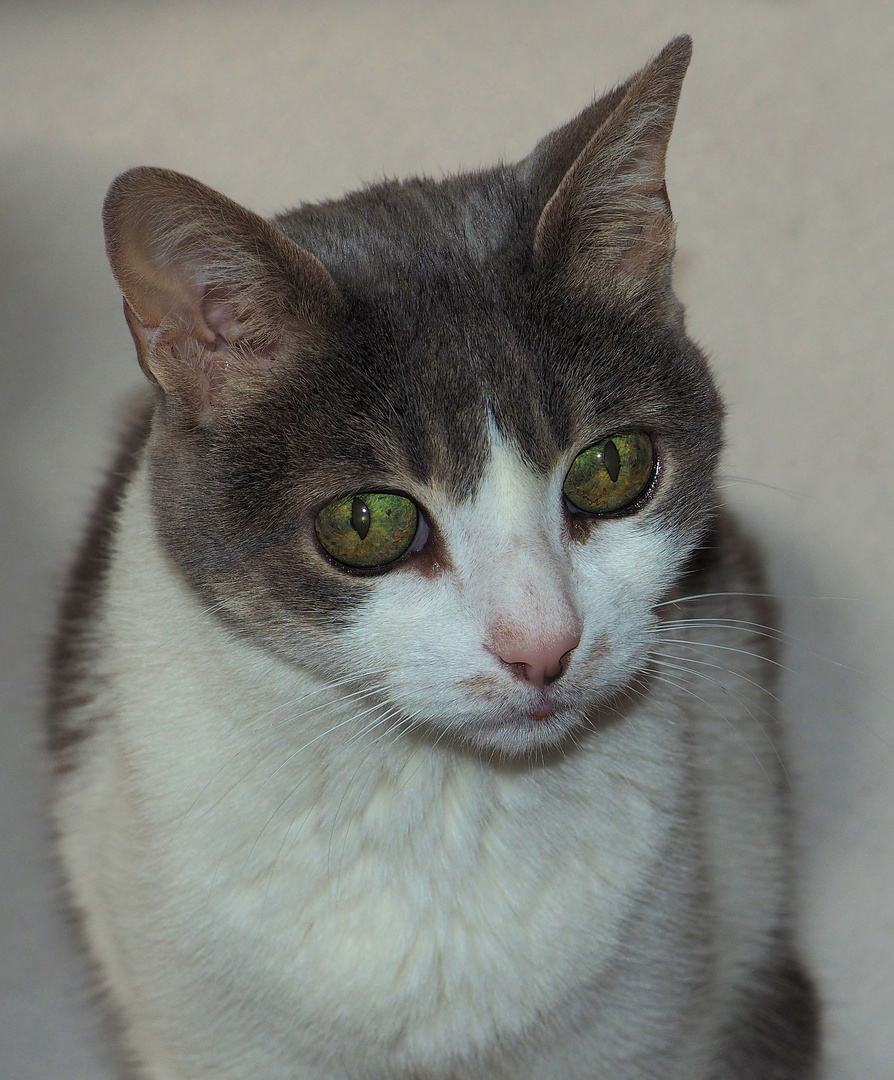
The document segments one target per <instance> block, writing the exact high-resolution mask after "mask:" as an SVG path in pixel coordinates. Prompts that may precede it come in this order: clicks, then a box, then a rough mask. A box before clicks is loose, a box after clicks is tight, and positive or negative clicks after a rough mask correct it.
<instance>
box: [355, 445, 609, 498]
mask: <svg viewBox="0 0 894 1080" xmlns="http://www.w3.org/2000/svg"><path fill="white" fill-rule="evenodd" d="M602 463H603V465H605V471H606V472H607V473H608V475H609V476H610V477H611V478H612V483H613V484H615V483H617V481H618V477H619V476H620V474H621V455H620V454H619V453H618V448H617V446H615V444H614V443H613V442H612V441H611V439H609V440H608V442H607V443H606V444H605V449H604V450H603V451H602ZM354 501H355V502H356V501H357V500H356V499H355V500H354Z"/></svg>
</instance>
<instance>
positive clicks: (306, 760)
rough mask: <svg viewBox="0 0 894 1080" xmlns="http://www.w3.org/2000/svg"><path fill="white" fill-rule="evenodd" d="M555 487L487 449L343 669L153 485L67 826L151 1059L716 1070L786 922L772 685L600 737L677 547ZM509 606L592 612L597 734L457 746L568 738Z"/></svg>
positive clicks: (587, 670) (141, 1052) (147, 1064)
mask: <svg viewBox="0 0 894 1080" xmlns="http://www.w3.org/2000/svg"><path fill="white" fill-rule="evenodd" d="M561 483H562V472H561V469H559V470H557V471H556V473H555V474H554V475H551V476H549V477H546V478H542V477H538V476H536V475H535V474H533V473H532V472H531V471H530V470H528V469H527V468H526V467H525V465H524V464H523V462H522V461H521V460H520V459H519V457H518V455H517V454H516V452H515V451H514V449H513V448H512V447H511V446H510V445H508V444H506V443H504V442H502V441H501V440H500V439H499V438H498V437H497V436H495V437H494V440H493V447H492V455H491V459H490V464H489V468H488V472H487V475H486V477H485V480H484V482H483V483H482V484H481V486H480V488H479V489H478V491H477V493H476V496H475V498H474V499H473V500H470V501H468V502H466V503H464V504H462V505H459V506H455V505H450V504H448V503H447V502H446V501H444V500H443V499H442V500H441V501H438V497H437V495H436V493H431V497H430V499H429V501H428V504H427V505H428V506H429V507H430V509H431V511H432V514H433V516H435V517H436V519H437V521H438V525H439V528H440V529H441V531H442V533H443V535H444V536H445V537H446V540H447V543H448V547H449V553H450V566H449V568H445V569H444V570H443V571H442V572H441V573H440V574H439V575H435V576H434V577H424V576H422V575H420V574H418V573H415V572H412V571H410V570H408V569H406V568H404V569H400V570H396V571H394V572H391V573H388V574H384V575H381V576H379V577H378V578H376V579H375V588H374V590H373V594H372V597H371V599H370V600H369V601H368V602H367V603H365V604H362V605H361V606H360V608H359V609H358V611H357V614H356V617H355V618H354V621H353V623H352V625H351V626H350V627H349V628H348V629H346V630H345V631H343V632H340V633H339V634H337V635H333V639H332V642H331V668H330V672H329V675H328V677H326V676H324V675H323V674H321V673H320V672H319V671H315V670H313V671H312V670H310V669H305V668H302V667H299V666H296V665H292V664H289V663H287V662H286V661H284V660H280V659H278V658H277V657H275V656H273V655H272V654H270V653H267V652H265V651H264V650H263V649H262V648H261V647H260V646H258V645H256V644H253V643H252V642H250V641H248V640H246V639H240V638H237V637H236V636H235V635H233V634H232V633H231V632H230V631H228V630H227V629H226V628H225V627H224V625H223V624H222V623H221V622H219V621H218V620H217V619H216V618H215V617H214V615H213V614H211V613H209V612H208V611H207V610H206V609H205V607H204V606H203V604H202V603H201V602H200V601H199V599H198V598H197V597H196V596H195V594H194V593H193V592H192V591H191V589H190V588H189V587H188V586H187V585H186V584H185V583H184V581H183V580H182V578H181V576H180V574H179V572H178V570H177V568H176V567H175V565H174V564H173V563H172V561H171V560H170V558H169V557H168V555H167V554H166V553H165V551H164V550H163V549H162V547H161V545H160V543H159V541H158V539H157V538H156V536H155V532H154V527H153V521H152V514H151V509H150V506H149V482H148V478H147V475H146V472H145V470H143V471H141V472H139V473H138V475H137V477H136V479H135V481H134V482H133V484H132V485H131V488H130V490H129V492H128V494H127V497H126V501H125V505H124V508H123V511H122V516H121V520H120V529H119V533H118V538H117V543H116V547H117V552H116V557H115V560H114V564H113V568H112V571H111V577H110V580H109V584H108V590H107V594H106V599H105V610H104V613H103V619H102V623H101V627H102V631H101V632H102V650H101V661H100V667H101V670H100V671H99V672H98V674H99V675H101V676H103V677H104V679H105V680H106V681H105V684H104V686H105V688H104V689H103V691H102V695H101V700H100V702H99V705H98V706H97V707H95V710H94V711H95V712H96V713H97V715H98V716H99V719H98V720H97V721H96V727H95V731H94V733H93V734H92V735H91V736H90V738H89V740H88V742H87V743H86V744H85V746H84V749H83V753H82V761H81V763H80V765H79V766H78V768H77V769H76V770H75V771H74V772H73V773H72V774H71V776H70V777H69V778H68V779H67V781H66V782H65V787H64V789H63V792H62V794H61V796H60V799H59V802H58V807H57V812H58V822H59V828H60V832H61V843H62V851H63V856H64V858H65V861H66V863H67V866H68V869H69V872H70V876H71V880H72V882H73V889H74V895H75V900H76V902H77V904H78V906H79V907H80V908H81V910H82V911H83V912H84V914H85V921H86V929H87V934H88V937H89V940H90V942H91V944H92V947H93V949H94V950H95V952H96V954H97V956H98V958H99V959H100V960H101V962H102V964H103V967H104V969H105V972H106V974H107V978H108V982H109V988H110V991H111V994H112V998H113V1000H114V1001H115V1002H116V1003H117V1004H118V1006H119V1007H120V1009H121V1010H122V1013H123V1016H124V1021H125V1031H126V1033H127V1037H128V1039H129V1041H130V1043H131V1046H132V1048H133V1050H134V1053H135V1056H136V1057H137V1059H138V1060H139V1061H140V1062H141V1063H143V1066H144V1069H145V1073H146V1076H147V1077H150V1078H152V1080H211V1078H213V1080H256V1078H258V1077H263V1078H264V1080H343V1078H345V1080H360V1078H361V1077H362V1078H364V1080H378V1078H381V1080H397V1078H411V1077H425V1078H431V1080H441V1078H443V1080H448V1078H449V1080H461V1078H468V1080H473V1078H474V1080H487V1078H498V1077H502V1078H507V1080H508V1078H510V1077H512V1078H513V1080H547V1078H550V1080H578V1078H579V1080H584V1078H587V1080H592V1078H593V1077H594V1076H600V1077H602V1076H605V1077H608V1076H611V1077H617V1078H619V1080H621V1078H623V1080H637V1078H646V1077H658V1076H660V1077H661V1078H662V1080H697V1078H701V1077H706V1076H707V1075H708V1070H709V1068H710V1058H711V1054H712V1050H713V1046H714V1042H713V1038H714V1034H715V1033H716V1029H717V1026H718V1025H719V1024H720V1023H721V1022H722V1020H723V1018H724V1016H725V1011H724V1010H725V1008H726V1004H725V1002H726V997H727V996H728V994H729V992H730V987H731V982H732V978H733V975H734V973H735V972H737V971H739V970H741V969H742V967H743V966H745V965H747V964H749V963H752V962H758V961H759V960H760V958H761V953H762V950H763V949H764V947H765V946H764V940H765V938H766V935H767V933H768V931H769V929H770V928H771V927H772V926H773V924H774V922H775V920H776V919H777V917H778V912H777V908H778V905H779V898H780V895H781V893H780V890H781V885H780V880H781V878H780V868H779V858H780V855H779V839H778V837H777V835H776V829H777V826H776V825H775V822H776V820H777V817H778V815H777V812H776V810H775V794H774V792H773V787H774V783H775V781H774V779H773V774H772V770H771V769H768V768H767V767H766V761H767V760H768V758H769V756H770V755H771V753H772V749H771V748H768V746H767V744H766V742H764V741H762V740H761V735H760V728H759V724H758V723H757V722H756V721H755V722H753V723H752V722H751V721H750V720H749V719H748V717H747V716H746V715H745V714H744V713H743V708H742V706H741V705H740V704H737V702H740V701H741V695H742V694H743V693H744V694H745V695H746V696H747V697H748V698H749V699H750V700H751V703H752V705H751V707H752V708H753V709H757V708H759V707H760V694H759V693H758V692H757V691H755V690H749V685H748V684H747V683H743V682H741V681H740V682H738V683H737V682H736V680H735V679H734V678H730V677H726V678H725V685H724V686H714V685H712V684H711V683H707V682H705V683H704V684H703V686H702V688H701V689H700V690H699V695H700V698H701V703H699V701H694V700H692V699H691V698H690V697H687V696H686V695H685V694H683V693H673V692H671V691H670V690H668V689H667V687H665V686H664V684H661V683H658V684H655V685H654V686H653V687H652V688H651V689H650V690H649V691H648V692H647V693H646V694H645V695H644V696H643V698H642V699H641V700H640V701H639V702H637V703H632V704H628V705H627V706H625V708H626V709H627V713H626V715H625V716H624V718H623V720H620V721H619V722H616V723H609V722H606V723H605V724H604V725H603V726H602V727H600V728H599V729H598V730H595V731H587V730H584V728H583V727H582V726H581V720H582V718H583V717H584V715H585V714H587V713H588V712H592V709H593V708H594V706H597V705H605V704H606V703H607V702H609V701H610V699H611V694H612V693H613V692H614V691H615V690H617V689H618V688H620V687H621V686H623V685H624V684H625V683H626V682H627V681H628V680H629V679H630V677H631V674H632V673H634V672H637V671H640V670H641V669H642V667H643V663H644V658H645V656H646V654H647V651H648V648H649V644H650V642H652V641H653V640H654V637H653V635H652V629H653V628H654V615H653V614H652V612H653V609H654V605H655V603H656V602H657V601H658V600H659V599H660V597H661V596H662V595H663V593H664V592H665V590H666V588H667V587H668V585H669V584H670V582H671V581H672V579H673V576H674V573H675V571H676V568H677V565H678V562H679V560H680V559H681V558H682V556H683V554H684V553H683V551H682V549H681V550H675V547H674V544H673V539H672V538H669V537H667V536H666V535H663V534H662V533H661V532H660V531H659V530H658V529H657V527H656V526H655V524H654V522H652V521H651V519H650V516H649V514H648V513H643V514H641V515H635V516H632V517H629V518H620V519H616V520H607V521H605V522H603V523H601V524H600V525H599V526H598V527H597V528H596V529H594V531H593V534H592V536H591V537H590V539H589V541H588V542H587V543H585V544H581V543H577V542H575V541H572V540H571V539H570V538H569V537H568V536H567V533H566V530H565V527H564V525H563V519H562V514H563V511H562V503H561ZM501 620H502V621H504V622H505V621H508V622H510V623H513V624H516V625H518V626H521V627H524V626H527V627H533V628H534V630H535V632H540V631H542V632H544V633H552V632H558V630H559V629H561V628H562V627H567V626H568V625H570V624H571V623H575V622H577V623H579V625H580V627H581V643H580V645H579V647H578V648H577V649H576V650H575V652H574V653H573V654H572V657H571V660H570V663H569V665H568V669H567V671H566V672H565V674H564V675H563V676H562V678H561V679H560V680H559V681H558V682H557V683H556V684H555V689H554V691H553V693H554V695H555V696H556V701H557V702H558V705H557V710H558V711H557V716H556V719H555V721H554V723H555V724H557V725H560V726H561V727H562V730H567V731H569V732H570V733H571V736H573V737H574V738H577V739H578V741H579V742H580V744H581V745H580V746H579V747H578V748H577V749H576V751H575V752H574V753H569V754H566V755H559V756H556V757H555V758H551V759H550V760H549V761H548V763H541V762H540V761H539V760H538V754H534V755H533V756H532V758H531V760H530V761H529V762H528V763H527V764H507V763H505V762H501V761H500V759H499V755H497V757H496V758H495V759H494V760H491V759H490V756H489V755H488V754H486V753H484V754H476V753H474V752H470V751H468V750H464V749H462V748H461V747H460V746H458V745H457V740H459V741H460V742H461V741H462V740H463V739H465V738H467V737H478V736H480V737H481V738H482V739H484V740H485V741H488V740H489V745H491V746H492V747H493V748H494V750H499V748H500V747H501V746H518V745H520V742H519V741H520V740H524V739H526V738H527V739H530V740H531V744H532V745H533V746H535V747H539V751H540V753H542V754H547V753H548V750H549V748H548V746H547V745H546V743H547V741H548V740H547V739H546V736H540V735H539V734H538V732H540V731H548V730H552V731H553V732H555V730H556V728H552V729H548V728H538V727H537V724H538V721H534V720H531V718H530V714H531V710H532V708H533V707H534V704H535V703H536V700H538V692H537V691H536V690H535V689H534V688H532V687H531V686H530V685H528V684H527V683H525V682H523V681H521V680H519V679H518V678H517V677H515V676H514V675H513V673H512V671H511V670H508V669H507V668H506V666H505V665H502V664H501V663H500V661H499V659H498V658H497V657H495V656H494V654H493V653H492V652H491V651H489V650H488V648H487V644H488V641H489V635H490V634H491V633H492V630H493V627H494V625H495V624H496V623H497V622H499V621H501ZM718 640H719V638H718ZM712 659H713V658H712ZM742 668H743V670H746V669H747V665H746V664H744V663H743V665H742ZM352 672H353V673H355V676H357V677H354V678H352V679H350V681H346V682H344V684H343V685H340V682H339V680H340V679H341V678H342V677H343V675H344V674H345V673H352ZM753 677H755V676H754V674H753V673H752V678H753ZM723 678H724V677H721V676H718V679H720V680H721V681H722V680H723ZM469 680H472V682H471V683H470V682H469ZM726 684H729V685H726ZM105 713H108V714H110V715H108V716H105V715H103V714H105ZM730 715H732V716H733V719H732V720H730V719H729V717H730ZM416 720H418V721H422V720H424V721H426V722H427V724H428V725H429V726H428V729H427V732H426V734H425V736H424V737H423V736H420V735H419V734H418V733H417V732H415V731H414V727H413V723H414V721H416ZM749 728H750V730H749V731H747V732H746V734H745V735H744V736H743V734H742V732H743V730H745V729H749ZM438 733H440V736H441V737H440V739H438ZM476 733H477V735H476ZM482 733H483V734H482ZM538 739H540V743H542V745H540V743H538ZM743 740H744V741H743ZM751 744H753V745H751ZM702 747H706V748H707V749H704V750H703V749H702ZM699 793H701V794H699ZM700 799H703V800H704V803H703V804H702V803H700V801H699V800H700ZM733 822H737V823H738V824H736V825H733ZM736 830H737V832H736ZM730 835H737V843H736V850H735V857H734V858H733V857H732V856H731V855H730V853H729V841H728V838H729V836H730ZM706 875H707V878H708V880H707V881H706ZM706 885H707V887H708V889H709V892H710V891H711V890H713V893H714V900H715V902H714V903H713V904H711V903H710V902H706V901H705V899H704V890H705V887H706ZM650 890H651V891H654V892H655V897H656V900H655V902H654V903H651V902H650V903H648V904H645V905H642V904H640V902H639V898H640V897H641V896H642V894H643V893H644V892H648V891H650ZM697 986H708V987H710V989H709V991H708V997H707V998H702V999H700V1000H699V1001H698V1006H697V1007H693V997H692V994H691V993H690V990H691V988H692V987H697ZM687 988H688V989H687ZM657 1062H660V1063H661V1065H660V1067H658V1066H657V1065H656V1063H657Z"/></svg>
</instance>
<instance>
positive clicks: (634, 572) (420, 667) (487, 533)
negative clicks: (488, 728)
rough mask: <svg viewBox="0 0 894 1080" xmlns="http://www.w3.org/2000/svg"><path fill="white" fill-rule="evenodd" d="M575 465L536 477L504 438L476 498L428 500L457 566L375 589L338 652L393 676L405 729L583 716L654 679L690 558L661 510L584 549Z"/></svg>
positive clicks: (450, 561)
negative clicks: (655, 613)
mask: <svg viewBox="0 0 894 1080" xmlns="http://www.w3.org/2000/svg"><path fill="white" fill-rule="evenodd" d="M579 449H583V447H581V448H579ZM568 464H570V461H569V462H563V463H561V464H559V465H557V467H556V468H555V469H554V470H552V471H551V472H549V473H547V474H545V475H543V474H540V473H538V472H535V471H534V470H533V469H531V467H530V466H529V465H527V464H526V463H525V462H524V461H523V460H522V458H521V456H520V454H519V452H518V450H517V448H516V447H515V446H514V444H513V443H511V442H509V441H508V440H506V439H504V438H503V437H502V436H501V435H500V434H499V432H497V431H496V430H495V429H492V431H491V444H490V456H489V459H488V464H487V468H486V470H485V473H484V476H483V477H482V479H481V481H480V483H479V484H478V486H477V488H476V490H475V492H474V494H473V495H472V497H470V498H469V499H468V500H466V501H464V502H461V503H459V504H456V503H450V502H448V501H447V500H446V498H445V496H444V495H443V493H441V492H438V491H432V492H431V493H430V494H429V496H428V498H427V499H426V500H425V512H426V513H427V515H429V517H430V519H431V526H432V529H433V531H437V533H438V534H439V536H440V538H441V541H442V543H443V544H444V546H445V548H446V552H447V560H446V565H445V566H444V568H443V569H442V570H441V571H440V572H439V573H435V574H433V575H422V574H417V573H413V572H411V571H410V569H409V567H407V568H403V569H395V571H393V572H391V573H385V574H382V575H381V576H380V577H378V578H376V579H375V581H374V588H373V592H372V596H371V599H370V600H369V602H367V603H365V604H363V605H361V607H360V608H359V609H358V612H357V617H356V622H355V624H354V626H352V627H351V628H350V629H349V630H347V631H346V632H345V633H344V634H342V635H340V638H339V641H338V643H337V645H336V648H337V649H338V650H339V651H341V650H342V649H344V650H348V652H346V653H345V654H343V658H344V661H346V660H347V658H348V655H351V656H353V658H354V663H355V664H356V658H357V656H358V654H359V655H360V656H362V657H363V664H364V666H365V667H366V668H367V669H368V670H370V671H375V672H381V678H382V679H383V680H384V681H385V683H386V684H387V688H388V696H389V698H390V699H391V700H392V701H393V702H394V704H395V705H396V706H397V707H398V708H399V709H400V710H401V712H402V713H403V714H404V715H405V716H409V717H418V718H420V719H424V720H427V721H430V722H432V723H434V724H435V725H436V726H439V727H447V728H452V729H455V730H459V731H462V729H463V726H464V725H466V724H470V725H473V726H474V725H477V726H478V727H480V726H481V725H494V724H499V723H500V722H501V721H504V720H506V719H508V718H513V717H514V718H518V717H519V716H522V717H526V718H528V719H530V718H531V717H532V714H534V713H537V712H538V710H541V711H542V710H547V709H552V710H554V711H561V710H563V709H564V710H566V711H567V710H573V711H575V712H576V713H580V711H581V710H583V709H585V708H586V707H587V706H588V705H591V704H593V703H595V702H597V701H599V700H605V699H607V698H608V697H609V696H610V695H611V694H612V693H613V692H616V691H617V690H618V689H620V688H622V687H623V686H624V685H625V684H626V683H627V682H628V681H629V679H630V678H631V676H632V675H633V674H635V672H636V671H638V670H639V668H640V667H641V665H642V659H643V655H644V652H645V644H644V642H645V641H646V635H645V633H644V631H645V629H646V628H647V627H648V625H649V624H650V623H651V621H652V616H651V611H652V606H653V604H654V603H655V601H656V600H657V599H658V598H659V597H660V595H661V594H662V592H663V591H664V589H665V588H666V587H667V585H668V584H669V581H670V579H671V578H672V574H673V572H674V569H675V567H676V565H677V563H678V560H679V557H680V553H679V552H678V551H676V550H674V549H675V547H676V545H675V544H674V543H673V537H668V536H665V535H663V533H662V531H661V530H660V529H659V527H658V525H657V523H656V522H655V521H654V520H650V518H649V514H648V505H647V506H646V507H645V508H644V510H643V511H642V512H640V513H639V514H633V515H630V516H627V517H620V518H606V519H603V520H600V521H599V522H597V523H595V525H594V527H593V529H592V530H591V532H590V535H589V537H588V538H587V539H586V540H584V541H583V542H580V541H576V540H573V539H572V538H571V536H570V534H569V529H568V519H567V513H568V511H567V509H566V506H565V502H564V499H563V496H562V484H563V482H564V478H565V472H566V471H567V467H568ZM665 531H666V530H665Z"/></svg>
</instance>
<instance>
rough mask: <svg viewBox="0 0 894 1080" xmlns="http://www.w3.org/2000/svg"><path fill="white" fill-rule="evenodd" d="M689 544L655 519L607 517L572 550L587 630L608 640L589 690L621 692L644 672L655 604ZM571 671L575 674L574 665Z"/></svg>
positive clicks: (591, 675)
mask: <svg viewBox="0 0 894 1080" xmlns="http://www.w3.org/2000/svg"><path fill="white" fill-rule="evenodd" d="M688 554H689V545H687V544H685V543H682V542H678V541H675V540H674V538H672V537H671V538H669V537H668V535H667V532H666V530H663V529H661V528H660V527H659V526H658V524H657V523H653V522H646V521H643V520H642V519H637V518H624V519H619V520H616V521H606V522H603V523H602V524H601V525H600V527H599V528H598V529H597V530H594V534H593V536H592V538H591V540H590V542H589V543H588V544H587V545H585V546H581V547H579V548H578V549H577V550H576V551H575V553H574V584H575V592H576V595H577V598H578V602H579V603H580V605H581V610H582V611H583V612H585V620H584V625H585V633H586V635H587V638H589V639H591V640H601V641H603V642H604V643H605V645H604V648H603V650H602V654H601V657H600V663H599V665H598V668H594V667H592V666H591V667H590V668H589V670H588V672H587V677H588V679H589V680H590V685H589V689H590V691H591V692H592V691H594V690H597V689H599V688H601V689H602V690H607V689H612V690H614V691H617V690H619V689H622V688H624V687H625V686H626V685H627V684H629V683H630V682H631V681H632V680H635V679H636V677H637V675H638V674H639V673H640V672H641V670H642V668H643V665H644V662H645V659H646V656H647V653H648V646H649V642H650V640H651V638H650V633H649V631H650V629H651V627H652V625H653V623H654V615H653V611H654V606H655V604H656V603H657V602H658V601H659V600H660V598H661V597H662V596H663V595H664V593H665V592H666V590H667V589H668V588H669V586H670V585H671V584H672V583H673V581H674V580H675V576H676V574H677V572H678V569H679V567H680V565H681V564H682V563H683V562H684V561H685V559H686V557H687V555H688ZM569 675H571V676H574V675H575V667H574V664H572V665H571V667H570V668H569Z"/></svg>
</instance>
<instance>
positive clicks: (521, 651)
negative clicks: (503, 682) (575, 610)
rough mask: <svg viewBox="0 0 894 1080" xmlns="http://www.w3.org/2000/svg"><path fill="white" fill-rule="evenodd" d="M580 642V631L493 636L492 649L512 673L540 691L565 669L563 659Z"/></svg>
mask: <svg viewBox="0 0 894 1080" xmlns="http://www.w3.org/2000/svg"><path fill="white" fill-rule="evenodd" d="M579 644H580V634H577V633H571V632H569V633H564V634H560V635H559V636H557V637H548V638H529V639H525V638H522V637H514V636H512V637H510V636H508V635H507V636H506V637H505V638H503V639H502V640H500V639H499V638H495V640H494V644H493V651H494V653H495V654H496V655H497V657H498V658H499V659H500V660H502V661H503V663H504V664H506V665H507V666H508V667H510V668H512V671H513V674H514V675H515V676H516V677H517V678H519V679H524V681H525V682H529V683H531V684H532V685H534V686H536V687H537V688H538V689H540V690H542V689H543V688H544V687H545V686H549V685H550V683H554V682H555V681H556V679H558V678H559V676H560V675H561V674H562V672H563V671H564V670H565V663H566V658H567V656H568V654H569V653H570V652H573V651H574V650H575V649H576V648H577V646H578V645H579Z"/></svg>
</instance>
